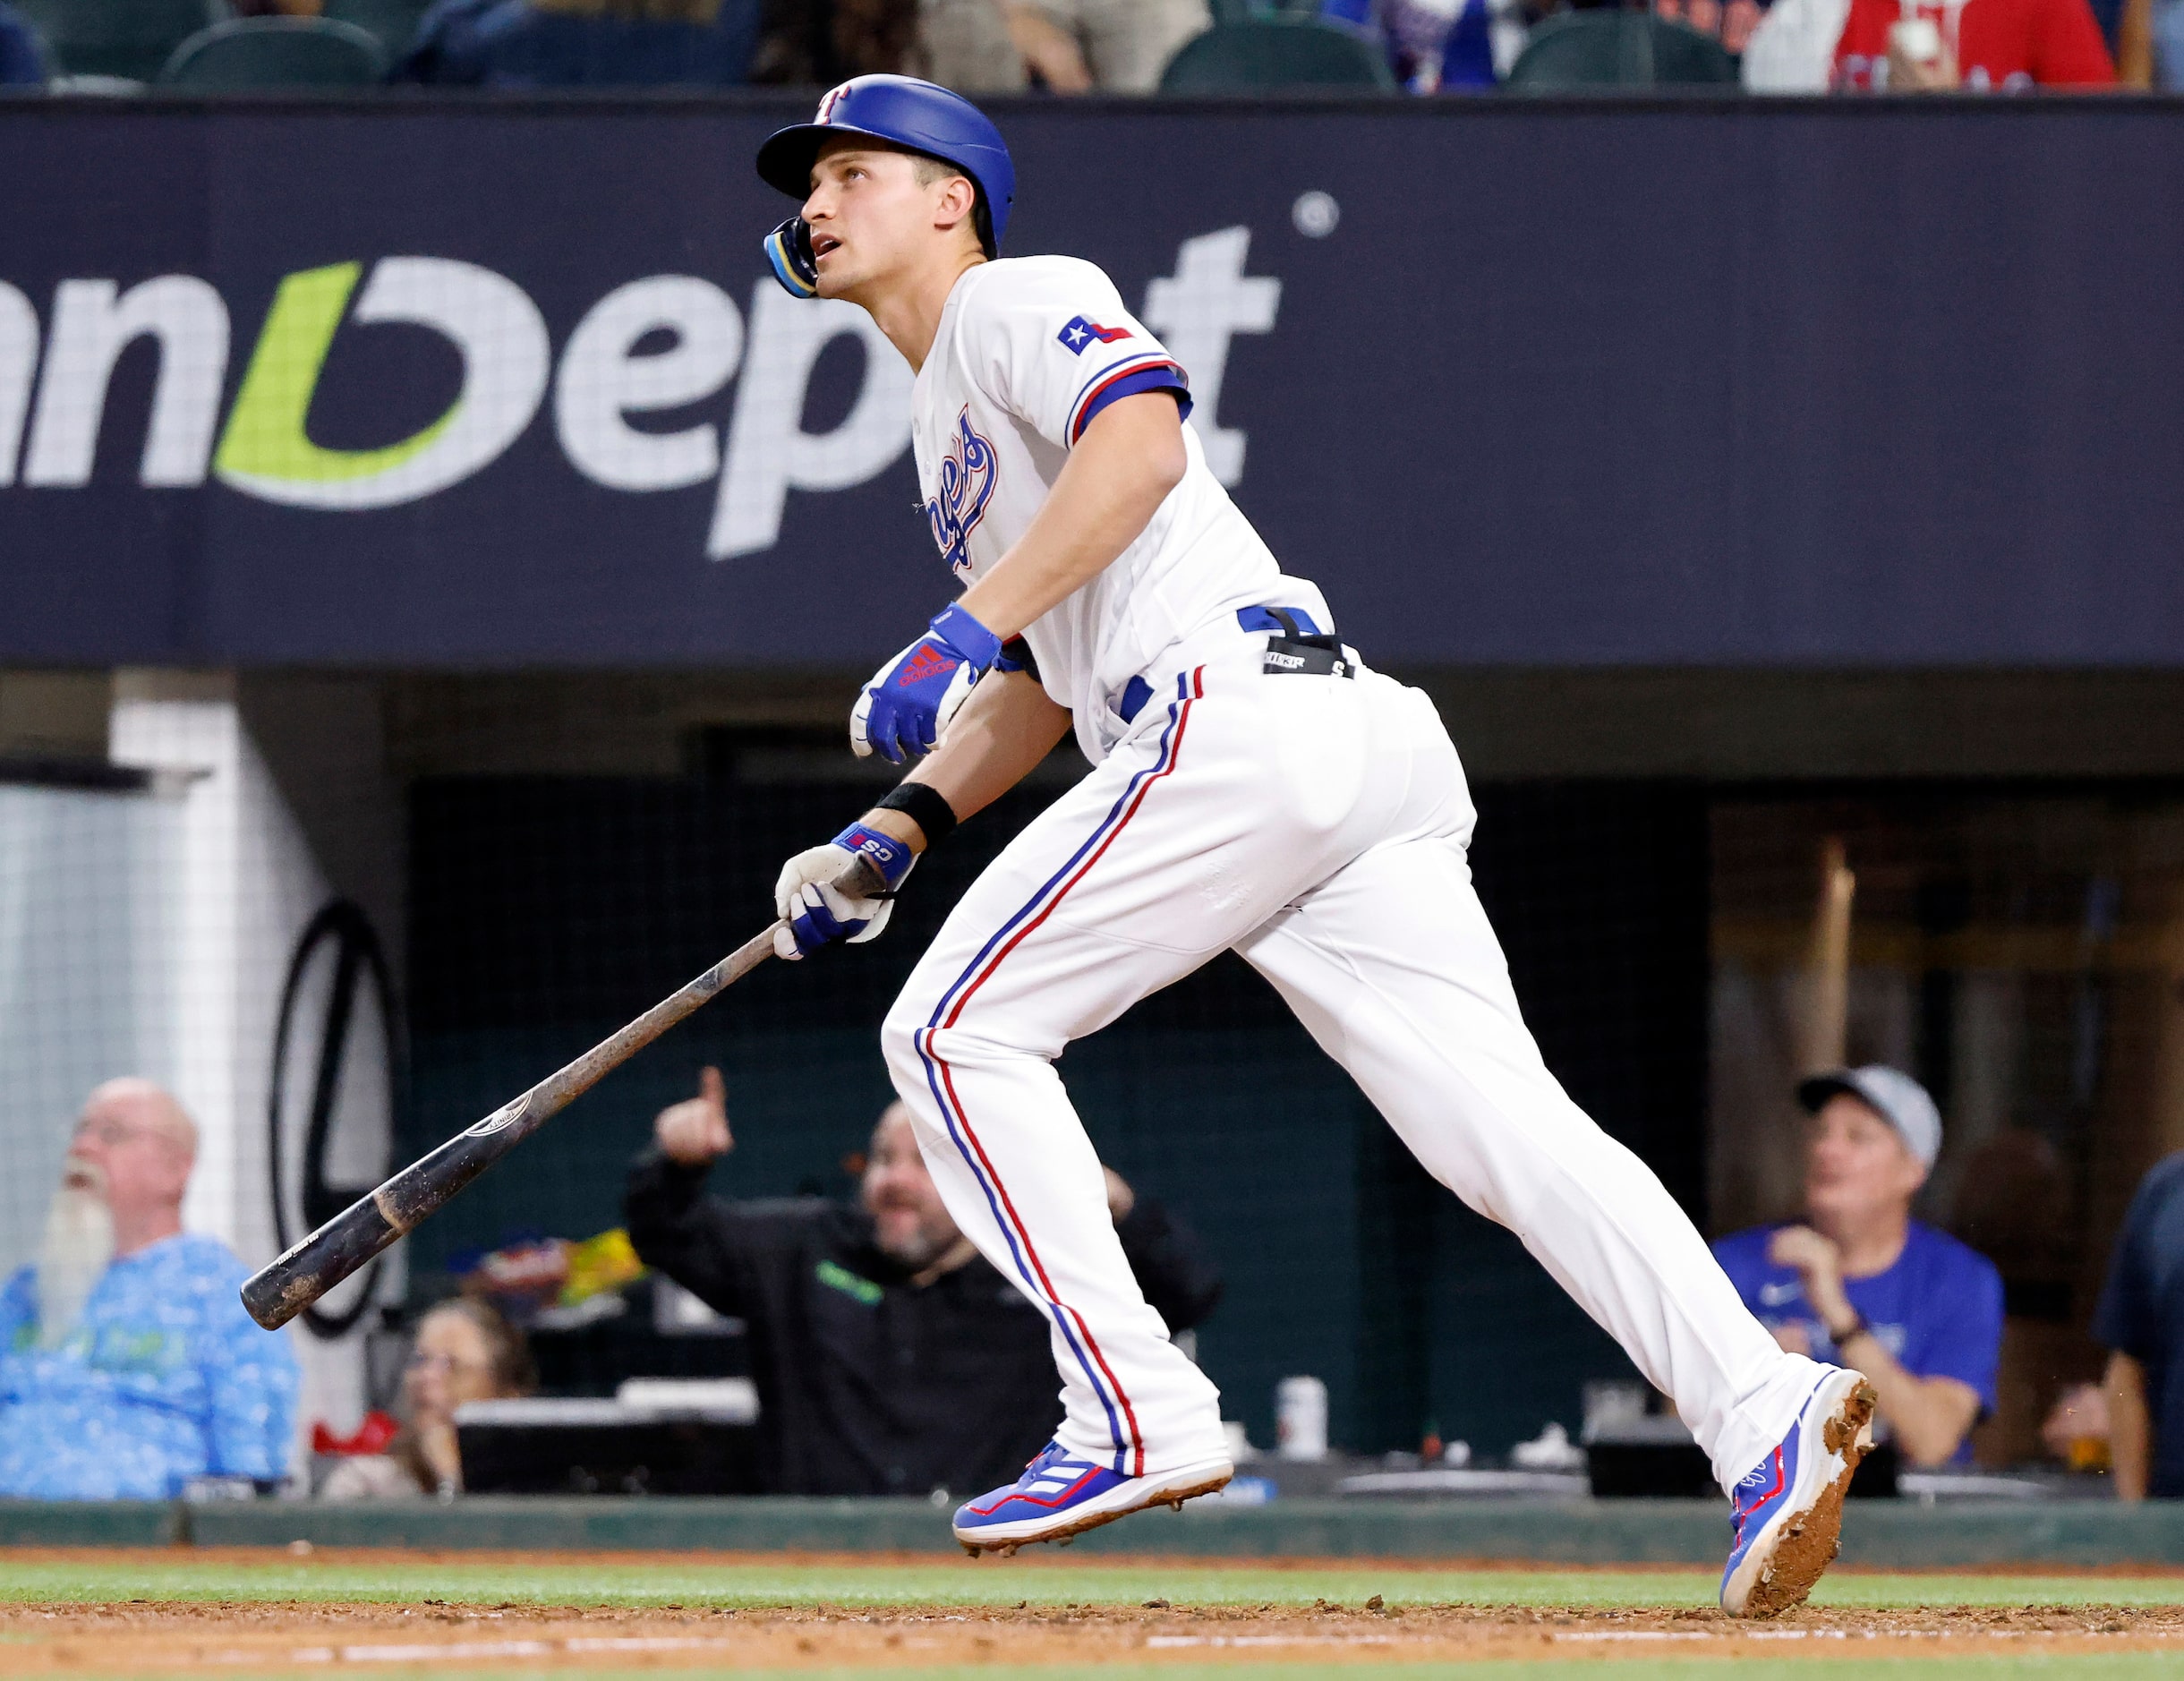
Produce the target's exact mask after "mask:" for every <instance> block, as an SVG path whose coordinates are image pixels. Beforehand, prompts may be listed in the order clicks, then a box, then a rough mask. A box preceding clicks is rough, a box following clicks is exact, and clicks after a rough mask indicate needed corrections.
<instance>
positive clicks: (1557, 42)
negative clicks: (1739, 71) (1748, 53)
mask: <svg viewBox="0 0 2184 1681" xmlns="http://www.w3.org/2000/svg"><path fill="white" fill-rule="evenodd" d="M1503 85H1504V86H1505V87H1506V88H1508V89H1510V90H1513V91H1514V92H1518V93H1562V92H1567V91H1570V90H1576V89H1581V88H1659V87H1672V86H1689V87H1702V86H1716V85H1719V86H1727V87H1731V88H1733V87H1735V86H1736V62H1735V61H1734V60H1732V59H1731V58H1730V57H1729V55H1728V52H1726V51H1725V50H1724V49H1723V47H1722V45H1721V43H1720V42H1719V41H1718V40H1716V39H1714V38H1713V37H1712V36H1711V35H1702V34H1700V33H1699V31H1698V30H1694V29H1690V28H1687V27H1686V26H1685V25H1684V24H1681V23H1671V22H1669V21H1668V20H1666V19H1665V18H1657V17H1655V16H1654V15H1653V14H1652V13H1650V12H1643V11H1639V10H1637V9H1635V8H1630V7H1625V8H1621V9H1617V10H1603V11H1594V12H1571V13H1564V14H1563V15H1562V16H1560V17H1552V18H1549V19H1548V20H1547V21H1546V22H1544V23H1542V24H1540V27H1539V28H1538V29H1536V30H1533V31H1532V32H1531V40H1529V41H1527V42H1526V43H1525V44H1524V50H1523V52H1522V53H1520V54H1519V55H1517V61H1516V63H1515V64H1512V65H1511V66H1510V67H1509V75H1508V79H1507V80H1506V81H1505V82H1504V83H1503Z"/></svg>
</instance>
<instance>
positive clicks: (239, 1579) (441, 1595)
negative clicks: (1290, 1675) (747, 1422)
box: [0, 1552, 2184, 1608]
mask: <svg viewBox="0 0 2184 1681" xmlns="http://www.w3.org/2000/svg"><path fill="white" fill-rule="evenodd" d="M1714 1591H1715V1578H1714V1576H1713V1575H1712V1574H1711V1573H1708V1574H1700V1573H1698V1572H1689V1573H1686V1572H1683V1571H1676V1572H1636V1571H1634V1572H1629V1573H1622V1572H1610V1571H1569V1572H1563V1571H1519V1570H1512V1571H1486V1570H1433V1569H1423V1570H1421V1569H1406V1568H1403V1567H1401V1566H1386V1565H1380V1564H1371V1563H1358V1564H1341V1565H1335V1566H1327V1567H1325V1568H1317V1569H1310V1570H1272V1569H1266V1568H1260V1567H1251V1566H1241V1567H1240V1566H1220V1565H1199V1564H1177V1565H1173V1566H1150V1565H1145V1564H1139V1563H1130V1562H1117V1563H1114V1564H1111V1565H1110V1564H1100V1565H1090V1564H1088V1565H1083V1566H1074V1565H1072V1566H1052V1565H1037V1566H1024V1565H1020V1564H1011V1563H1010V1562H1008V1561H1003V1560H989V1561H986V1562H985V1563H980V1564H972V1563H971V1562H970V1561H968V1559H967V1560H963V1561H961V1562H960V1563H954V1562H951V1563H931V1564H927V1563H923V1562H918V1563H907V1564H884V1563H883V1564H874V1565H871V1566H851V1565H839V1564H802V1563H791V1562H778V1563H777V1562H772V1561H767V1560H757V1561H746V1560H743V1559H733V1560H722V1561H720V1562H718V1563H693V1562H691V1561H689V1560H687V1559H681V1558H677V1557H673V1556H671V1555H670V1556H665V1557H661V1559H660V1561H659V1562H658V1563H652V1562H644V1563H636V1562H631V1561H629V1560H628V1559H627V1558H621V1559H615V1560H611V1561H608V1560H601V1561H598V1562H593V1561H588V1560H578V1559H574V1558H542V1559H540V1560H538V1561H536V1562H528V1561H517V1562H512V1561H510V1560H508V1559H506V1558H499V1559H491V1560H485V1561H481V1562H477V1563H471V1562H466V1561H465V1560H464V1559H463V1558H461V1557H448V1556H447V1555H444V1554H443V1555H440V1556H439V1557H433V1558H431V1559H422V1558H407V1557H399V1556H397V1557H388V1558H383V1559H382V1558H360V1557H356V1556H354V1555H350V1556H346V1557H328V1558H325V1559H307V1558H294V1557H289V1556H287V1555H286V1554H284V1553H269V1554H268V1555H267V1556H266V1557H264V1559H263V1560H262V1561H260V1560H257V1559H251V1560H243V1561H238V1560H236V1559H235V1558H233V1557H222V1558H214V1559H207V1558H203V1557H192V1556H191V1555H190V1554H188V1553H186V1552H181V1553H177V1554H176V1555H175V1556H174V1557H172V1558H167V1557H159V1558H156V1559H144V1558H141V1557H137V1558H127V1559H121V1558H113V1557H88V1558H85V1559H82V1560H81V1561H79V1560H75V1559H71V1558H67V1557H55V1556H53V1555H47V1556H45V1557H38V1558H35V1559H28V1560H21V1561H17V1560H12V1559H10V1558H9V1557H7V1556H6V1554H5V1553H4V1552H0V1602H9V1603H15V1604H27V1603H38V1602H50V1601H55V1600H64V1601H74V1602H84V1601H94V1602H100V1601H112V1600H260V1601H267V1600H271V1601H278V1600H320V1601H325V1600H339V1601H350V1602H363V1603H369V1602H373V1601H391V1602H397V1603H414V1602H415V1601H417V1600H425V1599H437V1600H449V1601H453V1602H457V1603H479V1602H482V1603H486V1604H494V1605H498V1604H501V1603H504V1602H505V1603H514V1604H518V1605H613V1606H627V1607H633V1608H644V1607H647V1606H670V1605H680V1606H687V1607H698V1606H722V1607H767V1606H810V1605H846V1606H875V1607H876V1606H901V1605H911V1604H932V1605H947V1606H979V1605H996V1606H1010V1605H1014V1604H1015V1603H1016V1602H1017V1601H1018V1600H1030V1601H1031V1602H1032V1603H1033V1604H1035V1605H1065V1604H1072V1603H1074V1604H1086V1605H1135V1604H1138V1603H1139V1602H1140V1601H1142V1600H1148V1599H1152V1598H1155V1597H1159V1598H1163V1599H1166V1600H1172V1601H1173V1602H1174V1603H1175V1604H1177V1605H1179V1606H1187V1605H1238V1604H1241V1605H1259V1604H1269V1605H1295V1604H1304V1605H1309V1604H1310V1603H1311V1602H1312V1601H1313V1600H1316V1599H1322V1598H1324V1599H1328V1600H1335V1601H1338V1602H1341V1603H1345V1604H1350V1605H1357V1604H1361V1603H1362V1602H1363V1601H1364V1600H1366V1599H1368V1598H1369V1597H1370V1596H1371V1595H1373V1594H1375V1593H1378V1594H1380V1595H1382V1596H1383V1597H1384V1598H1385V1599H1386V1601H1387V1602H1388V1603H1389V1604H1391V1605H1403V1604H1410V1605H1419V1604H1448V1603H1462V1604H1487V1605H1557V1606H1561V1605H1566V1606H1574V1607H1590V1606H1669V1607H1677V1606H1698V1605H1711V1603H1712V1602H1713V1597H1714ZM1813 1601H1814V1603H1815V1604H1819V1605H1831V1606H1843V1607H1867V1608H1887V1607H1899V1606H1913V1605H2166V1604H2174V1603H2178V1602H2180V1601H2184V1580H2177V1579H2164V1578H2159V1577H2144V1576H2138V1577H2132V1576H2121V1577H2095V1576H2039V1575H2022V1576H1948V1575H1934V1576H1906V1575H1871V1576H1866V1575H1853V1574H1835V1575H1831V1576H1830V1577H1828V1578H1827V1579H1825V1580H1824V1581H1823V1582H1822V1583H1821V1586H1820V1589H1819V1591H1818V1592H1816V1593H1815V1594H1814V1595H1813Z"/></svg>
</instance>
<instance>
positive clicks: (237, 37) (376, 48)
mask: <svg viewBox="0 0 2184 1681" xmlns="http://www.w3.org/2000/svg"><path fill="white" fill-rule="evenodd" d="M386 73H387V57H386V55H385V54H384V53H382V52H381V51H380V44H379V43H378V42H377V41H375V40H373V39H372V38H371V36H369V35H367V34H365V33H364V31H363V30H360V29H358V28H357V27H356V26H355V25H354V23H331V22H328V21H327V20H326V19H324V18H234V19H231V20H230V21H227V22H226V23H216V24H214V25H213V26H212V27H211V28H210V29H209V30H200V31H199V32H198V33H197V34H195V35H192V37H191V38H189V39H188V40H186V41H184V42H183V44H182V45H181V46H180V47H176V48H175V55H174V56H173V57H172V58H170V59H168V60H167V62H166V68H165V69H163V70H161V71H160V73H159V78H158V80H159V85H160V86H162V87H166V88H182V89H190V90H200V91H204V92H240V91H242V90H246V89H257V88H368V87H370V86H371V84H372V83H374V82H376V81H379V79H380V77H381V76H383V75H385V74H386Z"/></svg>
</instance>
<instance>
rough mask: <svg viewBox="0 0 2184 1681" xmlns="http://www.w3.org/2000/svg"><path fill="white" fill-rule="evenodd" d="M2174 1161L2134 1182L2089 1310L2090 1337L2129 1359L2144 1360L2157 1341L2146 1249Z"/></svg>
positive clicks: (2157, 1318) (2172, 1178) (2170, 1182)
mask: <svg viewBox="0 0 2184 1681" xmlns="http://www.w3.org/2000/svg"><path fill="white" fill-rule="evenodd" d="M2176 1163H2177V1158H2176V1157H2174V1156H2171V1158H2170V1159H2169V1160H2168V1161H2166V1162H2163V1163H2162V1164H2161V1165H2158V1166H2156V1167H2155V1168H2154V1171H2153V1172H2152V1173H2148V1174H2147V1175H2146V1178H2145V1179H2144V1180H2143V1181H2141V1182H2140V1183H2139V1186H2138V1190H2137V1191H2136V1192H2135V1193H2134V1194H2133V1195H2132V1198H2131V1206H2130V1208H2129V1211H2128V1212H2127V1213H2126V1214H2125V1215H2124V1216H2123V1232H2122V1234H2121V1235H2120V1236H2119V1237H2118V1238H2117V1239H2116V1248H2115V1253H2114V1256H2113V1257H2112V1259H2111V1260H2110V1262H2109V1266H2108V1279H2107V1282H2106V1283H2105V1284H2103V1286H2102V1289H2101V1300H2100V1303H2099V1305H2098V1306H2096V1307H2095V1308H2094V1311H2093V1339H2094V1342H2096V1343H2099V1344H2101V1345H2102V1346H2103V1347H2104V1348H2108V1349H2111V1350H2112V1351H2114V1352H2117V1353H2119V1354H2129V1356H2130V1357H2131V1358H2132V1359H2133V1360H2136V1361H2140V1362H2142V1363H2143V1362H2145V1361H2148V1360H2150V1359H2151V1358H2152V1356H2153V1354H2154V1351H2155V1349H2156V1348H2157V1347H2158V1345H2159V1343H2160V1338H2161V1332H2162V1325H2161V1315H2160V1312H2159V1310H2158V1308H2157V1306H2156V1304H2155V1300H2154V1298H2155V1290H2154V1276H2153V1267H2151V1265H2149V1261H2150V1259H2151V1258H2150V1257H2149V1255H2148V1254H2147V1248H2148V1244H2149V1242H2150V1240H2151V1237H2152V1235H2153V1230H2154V1225H2155V1224H2157V1223H2158V1221H2159V1218H2160V1215H2161V1210H2162V1207H2163V1204H2164V1203H2165V1202H2166V1201H2167V1200H2168V1199H2169V1197H2170V1196H2171V1194H2172V1192H2173V1188H2174V1185H2175V1182H2176V1179H2177V1166H2176Z"/></svg>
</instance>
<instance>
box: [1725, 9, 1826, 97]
mask: <svg viewBox="0 0 2184 1681" xmlns="http://www.w3.org/2000/svg"><path fill="white" fill-rule="evenodd" d="M1849 15H1850V0H1774V4H1772V5H1770V6H1769V7H1768V8H1767V10H1766V11H1765V12H1764V13H1762V14H1761V16H1760V18H1759V19H1758V21H1756V22H1754V23H1753V26H1752V31H1751V33H1750V35H1749V36H1747V37H1746V38H1745V45H1744V48H1743V51H1744V62H1743V64H1741V65H1739V67H1738V68H1739V72H1740V73H1741V74H1742V76H1743V78H1744V84H1745V90H1747V91H1749V92H1752V93H1825V92H1827V91H1828V90H1829V89H1830V88H1831V87H1833V86H1834V85H1835V44H1836V42H1838V41H1839V40H1841V39H1842V38H1843V21H1844V20H1845V19H1846V18H1847V17H1848V16H1849Z"/></svg>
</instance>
